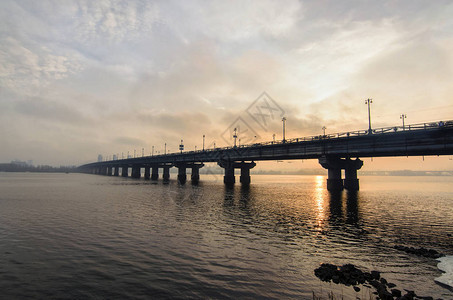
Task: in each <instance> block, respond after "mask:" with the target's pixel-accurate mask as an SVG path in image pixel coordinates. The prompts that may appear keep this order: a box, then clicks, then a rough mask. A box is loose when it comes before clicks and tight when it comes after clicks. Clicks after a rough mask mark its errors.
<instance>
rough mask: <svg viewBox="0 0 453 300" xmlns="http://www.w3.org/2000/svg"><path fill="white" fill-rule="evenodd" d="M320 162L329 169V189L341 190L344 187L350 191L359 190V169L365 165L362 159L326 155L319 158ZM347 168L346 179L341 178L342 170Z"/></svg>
mask: <svg viewBox="0 0 453 300" xmlns="http://www.w3.org/2000/svg"><path fill="white" fill-rule="evenodd" d="M319 163H320V164H321V166H322V167H323V168H325V169H327V190H329V191H341V190H343V188H345V189H347V190H349V191H358V190H359V179H358V178H357V170H359V169H360V168H361V167H362V166H363V161H361V160H360V159H358V158H357V159H355V160H351V159H350V158H346V159H342V158H340V157H333V156H330V157H329V156H324V157H321V158H319ZM342 169H344V170H345V179H344V180H342V179H341V170H342Z"/></svg>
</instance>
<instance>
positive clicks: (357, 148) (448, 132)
mask: <svg viewBox="0 0 453 300" xmlns="http://www.w3.org/2000/svg"><path fill="white" fill-rule="evenodd" d="M452 154H453V121H440V122H431V123H422V124H413V125H406V126H404V127H402V126H395V127H386V128H378V129H373V130H371V131H369V130H359V131H350V132H344V133H336V134H327V135H318V136H311V137H303V138H294V139H287V140H281V141H272V142H265V143H256V144H251V145H241V146H237V147H236V146H234V147H222V148H213V149H204V150H198V151H186V152H181V153H169V154H162V155H153V156H143V157H137V158H127V159H118V160H110V161H103V162H94V163H90V164H85V165H82V166H80V167H79V168H78V169H79V171H80V172H84V173H91V174H101V175H110V176H119V175H120V170H121V176H123V177H127V176H129V175H128V174H129V168H131V169H132V173H131V177H133V178H140V177H141V169H142V168H143V169H144V176H145V179H151V180H158V177H159V175H158V174H159V173H158V170H159V168H161V169H163V180H164V181H168V180H169V179H170V171H169V170H170V168H172V167H176V168H178V181H179V182H180V183H185V182H186V180H187V174H186V170H187V169H188V168H190V169H192V173H191V180H192V182H194V183H196V182H198V181H199V180H200V173H199V169H200V168H202V167H203V166H204V163H209V162H214V163H217V164H218V165H219V166H220V167H222V168H223V169H224V170H225V176H224V183H225V184H234V183H235V173H234V170H235V169H240V170H241V175H240V182H241V183H242V184H244V185H247V184H250V181H251V179H250V169H252V168H253V167H255V166H256V163H255V161H263V160H295V159H318V161H319V163H320V164H321V166H322V167H323V168H325V169H327V170H328V177H327V189H328V190H342V189H343V188H345V189H348V190H358V189H359V179H358V178H357V170H359V169H360V168H361V167H362V165H363V161H362V160H360V158H363V157H397V156H429V155H452ZM342 170H345V172H344V173H345V178H344V179H343V178H342V174H341V173H342V172H341V171H342Z"/></svg>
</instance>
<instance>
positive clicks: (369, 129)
mask: <svg viewBox="0 0 453 300" xmlns="http://www.w3.org/2000/svg"><path fill="white" fill-rule="evenodd" d="M371 103H373V100H372V99H370V98H368V99H366V100H365V104H367V105H368V134H371V113H370V105H371Z"/></svg>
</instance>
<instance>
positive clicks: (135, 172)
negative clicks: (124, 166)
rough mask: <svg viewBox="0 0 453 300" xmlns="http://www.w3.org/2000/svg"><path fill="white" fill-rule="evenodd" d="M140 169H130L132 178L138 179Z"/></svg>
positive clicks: (136, 167)
mask: <svg viewBox="0 0 453 300" xmlns="http://www.w3.org/2000/svg"><path fill="white" fill-rule="evenodd" d="M140 170H141V168H140V166H133V167H132V176H131V177H132V178H140V176H141V172H140Z"/></svg>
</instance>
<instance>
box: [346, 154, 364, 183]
mask: <svg viewBox="0 0 453 300" xmlns="http://www.w3.org/2000/svg"><path fill="white" fill-rule="evenodd" d="M362 166H363V161H361V160H360V159H356V160H350V159H347V160H346V166H345V172H344V173H345V178H344V188H345V189H347V190H348V191H358V190H359V179H358V178H357V170H359V169H360V168H361V167H362Z"/></svg>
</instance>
